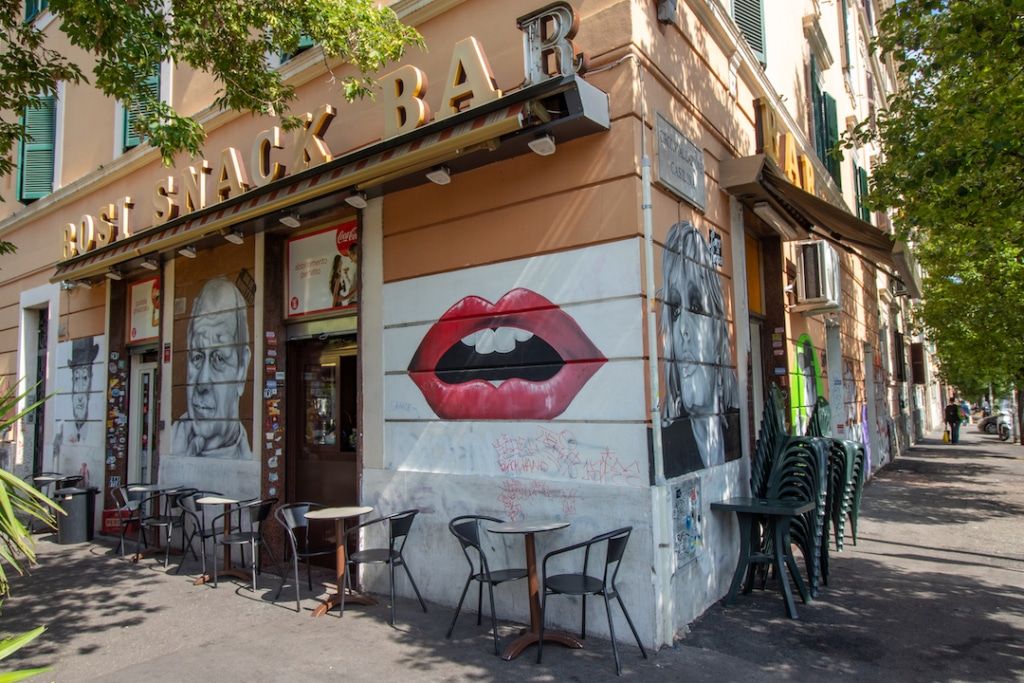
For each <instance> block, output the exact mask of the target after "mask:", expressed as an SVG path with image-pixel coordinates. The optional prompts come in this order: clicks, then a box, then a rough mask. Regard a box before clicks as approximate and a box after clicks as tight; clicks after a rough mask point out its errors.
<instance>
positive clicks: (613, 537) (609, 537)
mask: <svg viewBox="0 0 1024 683" xmlns="http://www.w3.org/2000/svg"><path fill="white" fill-rule="evenodd" d="M632 532H633V527H631V526H624V527H622V528H621V529H616V530H615V531H609V532H607V533H604V534H601V535H600V536H595V537H594V538H592V539H591V543H592V544H595V543H600V542H602V541H607V542H608V547H607V550H606V552H605V558H604V582H605V584H606V585H610V586H612V587H613V588H614V586H615V577H616V576H618V575H619V565H621V564H622V556H623V554H625V552H626V544H627V543H629V535H630V534H631V533H632ZM586 552H587V553H589V552H590V548H589V547H588V548H587V550H586ZM586 563H587V560H586V557H584V560H583V564H584V566H586ZM609 569H611V576H609V575H608V570H609ZM584 573H586V569H584Z"/></svg>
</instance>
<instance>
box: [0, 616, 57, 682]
mask: <svg viewBox="0 0 1024 683" xmlns="http://www.w3.org/2000/svg"><path fill="white" fill-rule="evenodd" d="M45 630H46V627H45V626H40V627H38V628H34V629H32V630H31V631H28V632H26V633H22V634H20V635H17V636H13V637H11V638H5V639H3V640H0V659H5V658H6V657H8V656H10V655H12V654H14V653H15V652H17V651H18V650H20V649H21V648H23V647H24V646H26V645H28V644H29V643H30V642H32V641H33V640H35V639H36V638H38V637H39V636H40V635H41V634H42V633H43V631H45ZM50 668H51V667H48V666H44V667H40V668H37V669H23V670H21V671H7V672H4V673H0V683H15V682H16V681H23V680H25V679H26V678H31V677H32V676H35V675H36V674H41V673H44V672H46V671H49V670H50Z"/></svg>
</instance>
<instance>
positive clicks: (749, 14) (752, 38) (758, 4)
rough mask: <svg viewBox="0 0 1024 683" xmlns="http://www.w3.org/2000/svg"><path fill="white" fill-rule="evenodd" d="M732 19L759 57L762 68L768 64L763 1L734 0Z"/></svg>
mask: <svg viewBox="0 0 1024 683" xmlns="http://www.w3.org/2000/svg"><path fill="white" fill-rule="evenodd" d="M732 19H733V21H735V22H736V26H737V27H738V28H739V29H740V33H742V34H743V37H744V38H745V39H746V40H747V44H748V45H750V49H752V50H753V51H754V54H755V55H757V61H759V62H761V66H764V65H765V64H767V63H768V62H767V60H766V58H765V44H764V6H763V2H762V0H733V2H732Z"/></svg>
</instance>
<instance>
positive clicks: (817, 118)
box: [811, 55, 828, 163]
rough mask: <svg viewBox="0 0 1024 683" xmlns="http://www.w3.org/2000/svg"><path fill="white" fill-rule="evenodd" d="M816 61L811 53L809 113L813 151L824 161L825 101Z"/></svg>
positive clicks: (825, 148)
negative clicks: (819, 82) (812, 127)
mask: <svg viewBox="0 0 1024 683" xmlns="http://www.w3.org/2000/svg"><path fill="white" fill-rule="evenodd" d="M818 75H819V74H818V62H817V60H816V59H815V58H814V55H811V115H812V116H813V119H814V120H813V121H812V123H813V124H814V131H813V133H814V151H815V152H816V153H817V154H818V158H819V159H821V162H822V163H825V162H826V160H827V158H828V154H827V152H828V149H827V147H826V145H825V101H824V99H823V98H822V96H821V87H820V86H819V85H818Z"/></svg>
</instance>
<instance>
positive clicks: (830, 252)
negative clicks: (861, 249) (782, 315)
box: [794, 240, 842, 313]
mask: <svg viewBox="0 0 1024 683" xmlns="http://www.w3.org/2000/svg"><path fill="white" fill-rule="evenodd" d="M796 248H797V260H798V269H799V272H798V274H797V282H796V284H797V287H796V299H797V305H796V306H795V307H794V310H796V311H803V312H807V313H820V312H823V311H835V310H839V308H840V304H839V297H840V296H841V293H842V289H841V286H840V284H839V255H838V254H837V253H836V250H835V249H834V248H833V247H832V245H831V244H829V243H828V242H825V241H824V240H811V241H808V242H797V243H796Z"/></svg>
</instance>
